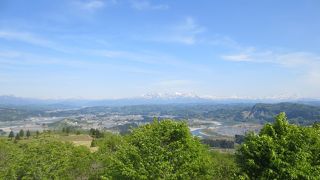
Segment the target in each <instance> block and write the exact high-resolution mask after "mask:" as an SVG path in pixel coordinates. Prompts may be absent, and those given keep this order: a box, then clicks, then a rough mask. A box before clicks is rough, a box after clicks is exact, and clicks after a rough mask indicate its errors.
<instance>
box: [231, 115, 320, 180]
mask: <svg viewBox="0 0 320 180" xmlns="http://www.w3.org/2000/svg"><path fill="white" fill-rule="evenodd" d="M236 158H237V162H238V164H239V167H240V168H241V170H242V172H243V177H247V178H250V179H319V178H320V131H319V129H315V128H312V127H300V126H297V125H291V124H289V123H288V120H287V118H286V115H285V113H280V114H279V115H278V116H277V117H276V118H275V122H274V123H273V124H266V125H265V126H264V127H263V129H262V130H261V132H260V133H259V134H258V135H255V134H253V133H249V134H247V135H246V138H245V142H244V143H243V144H242V145H241V147H240V148H239V149H238V151H237V153H236Z"/></svg>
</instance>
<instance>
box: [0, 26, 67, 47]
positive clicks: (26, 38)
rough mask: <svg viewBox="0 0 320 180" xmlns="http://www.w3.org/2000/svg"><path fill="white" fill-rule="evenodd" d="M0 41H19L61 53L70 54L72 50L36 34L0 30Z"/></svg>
mask: <svg viewBox="0 0 320 180" xmlns="http://www.w3.org/2000/svg"><path fill="white" fill-rule="evenodd" d="M0 39H5V40H9V41H19V42H23V43H28V44H31V45H35V46H38V47H43V48H49V49H52V50H56V51H61V52H70V51H71V49H70V48H66V47H63V46H61V45H59V44H57V43H56V42H54V41H51V40H49V39H47V38H43V37H39V36H37V35H36V34H33V33H29V32H21V31H14V30H10V31H9V30H0Z"/></svg>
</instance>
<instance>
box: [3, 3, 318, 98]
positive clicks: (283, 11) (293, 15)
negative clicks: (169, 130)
mask: <svg viewBox="0 0 320 180" xmlns="http://www.w3.org/2000/svg"><path fill="white" fill-rule="evenodd" d="M319 19H320V1H317V0H314V1H312V0H305V1H298V0H282V1H278V0H261V1H254V0H251V1H249V0H238V1H233V0H225V1H218V0H202V1H192V0H188V1H186V0H175V1H172V0H168V1H160V0H157V1H156V0H154V1H152V0H55V1H51V0H32V1H25V0H1V1H0V95H1V94H3V95H7V94H12V95H16V96H22V97H37V98H90V99H101V98H123V97H137V96H140V95H143V94H149V93H174V92H181V93H193V94H197V95H199V96H210V97H218V98H228V97H244V98H271V97H301V98H302V97H304V98H319V97H320V93H319V92H320V48H319V47H320V36H319V32H320V23H319Z"/></svg>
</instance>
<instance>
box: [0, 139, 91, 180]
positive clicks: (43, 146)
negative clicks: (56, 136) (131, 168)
mask: <svg viewBox="0 0 320 180" xmlns="http://www.w3.org/2000/svg"><path fill="white" fill-rule="evenodd" d="M0 159H1V161H0V179H76V178H88V177H89V175H90V170H91V167H90V165H91V162H92V155H91V153H90V151H89V149H88V148H86V147H81V146H80V147H75V146H73V145H72V144H70V143H63V142H60V141H53V140H44V139H40V140H37V141H32V142H28V143H17V144H12V143H8V142H5V141H0ZM4 162H5V163H4Z"/></svg>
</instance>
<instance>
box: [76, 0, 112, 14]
mask: <svg viewBox="0 0 320 180" xmlns="http://www.w3.org/2000/svg"><path fill="white" fill-rule="evenodd" d="M72 3H73V5H74V6H75V7H77V8H78V9H80V10H85V11H91V12H92V11H96V10H99V9H102V8H104V7H105V6H107V5H110V4H116V3H117V0H75V1H73V2H72Z"/></svg>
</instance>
